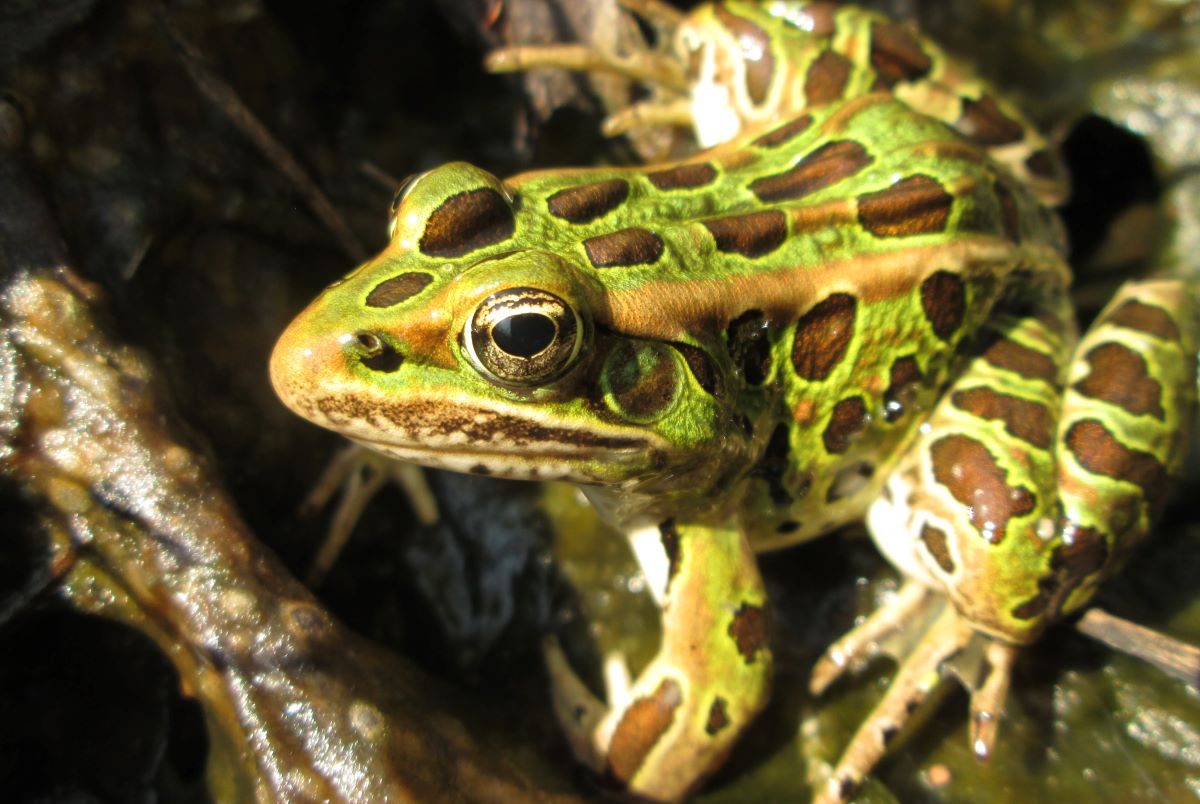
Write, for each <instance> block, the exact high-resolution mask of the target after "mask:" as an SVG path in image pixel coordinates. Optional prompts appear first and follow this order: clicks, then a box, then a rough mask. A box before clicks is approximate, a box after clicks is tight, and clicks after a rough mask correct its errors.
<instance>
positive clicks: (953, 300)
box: [921, 271, 967, 341]
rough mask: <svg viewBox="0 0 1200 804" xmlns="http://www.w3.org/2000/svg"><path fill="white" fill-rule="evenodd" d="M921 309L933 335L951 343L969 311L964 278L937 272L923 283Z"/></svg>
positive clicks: (947, 272)
mask: <svg viewBox="0 0 1200 804" xmlns="http://www.w3.org/2000/svg"><path fill="white" fill-rule="evenodd" d="M921 309H922V310H924V311H925V317H926V318H927V319H929V326H930V327H931V328H932V329H933V334H934V335H937V336H938V337H939V338H941V339H942V340H943V341H949V340H950V338H951V337H952V336H953V335H954V333H956V332H958V329H959V327H961V326H962V323H963V317H964V316H965V315H966V311H967V291H966V287H965V286H964V285H963V281H962V277H960V276H959V275H958V274H952V273H950V272H949V271H935V272H934V273H932V274H930V275H929V276H928V277H926V278H925V281H924V282H922V283H921Z"/></svg>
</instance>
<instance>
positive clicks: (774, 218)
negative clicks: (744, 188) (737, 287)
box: [701, 209, 788, 257]
mask: <svg viewBox="0 0 1200 804" xmlns="http://www.w3.org/2000/svg"><path fill="white" fill-rule="evenodd" d="M701 223H703V224H704V227H705V228H706V229H708V231H709V232H710V233H712V236H713V239H714V240H716V241H717V250H719V251H723V252H726V253H732V254H741V255H742V256H743V257H762V256H763V255H765V254H770V253H771V252H772V251H774V250H775V249H777V248H779V247H780V246H782V245H783V242H784V241H785V240H787V233H788V231H787V215H785V214H784V213H783V212H782V211H781V210H778V209H768V210H764V211H762V212H751V213H749V214H746V215H730V216H728V217H725V218H709V219H708V220H705V221H701Z"/></svg>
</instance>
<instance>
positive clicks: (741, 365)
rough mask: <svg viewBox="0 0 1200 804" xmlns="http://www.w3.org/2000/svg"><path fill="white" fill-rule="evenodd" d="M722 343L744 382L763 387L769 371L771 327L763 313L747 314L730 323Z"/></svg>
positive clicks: (755, 311) (752, 311) (753, 312)
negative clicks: (724, 343)
mask: <svg viewBox="0 0 1200 804" xmlns="http://www.w3.org/2000/svg"><path fill="white" fill-rule="evenodd" d="M725 342H726V345H727V347H728V349H729V356H730V358H732V360H733V365H734V366H736V367H737V369H738V371H739V372H741V375H742V377H743V378H744V379H745V380H746V382H747V383H749V384H750V385H762V383H763V382H764V381H765V380H766V379H767V374H768V373H769V372H770V370H771V340H770V324H769V323H768V322H767V317H766V315H765V314H764V313H763V311H762V310H747V311H746V312H744V313H742V314H741V315H739V316H738V317H737V318H735V319H733V320H732V321H730V322H729V327H728V328H727V329H726V330H725Z"/></svg>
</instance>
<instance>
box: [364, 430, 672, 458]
mask: <svg viewBox="0 0 1200 804" xmlns="http://www.w3.org/2000/svg"><path fill="white" fill-rule="evenodd" d="M341 435H343V436H344V437H346V438H348V439H350V440H351V441H354V442H356V443H358V444H362V445H363V446H364V447H367V448H368V449H372V450H375V451H376V452H383V453H390V454H399V453H404V456H405V457H404V460H412V461H413V462H414V463H419V462H421V458H422V456H430V457H435V456H438V457H444V458H503V459H507V460H509V461H512V462H515V463H536V462H538V461H543V460H545V461H578V460H580V459H583V460H615V461H621V462H625V461H626V460H627V459H628V458H629V457H632V456H638V455H645V454H647V453H648V452H649V451H650V450H651V446H650V444H649V443H647V442H645V441H641V442H639V443H638V444H636V445H630V446H627V447H616V448H602V449H595V448H579V449H572V448H564V449H561V450H548V449H541V450H539V449H527V448H523V447H517V446H511V447H498V446H479V445H472V444H463V445H461V446H459V445H455V446H433V445H430V444H428V443H422V442H412V441H403V442H398V441H386V440H382V439H371V438H363V437H361V436H354V435H350V434H349V433H342V434H341ZM410 456H411V457H410Z"/></svg>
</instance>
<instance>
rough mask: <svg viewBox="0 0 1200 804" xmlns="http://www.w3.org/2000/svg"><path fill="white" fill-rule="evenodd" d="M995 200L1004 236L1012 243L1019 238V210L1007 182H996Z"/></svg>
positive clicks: (1018, 240) (1016, 241)
mask: <svg viewBox="0 0 1200 804" xmlns="http://www.w3.org/2000/svg"><path fill="white" fill-rule="evenodd" d="M996 200H997V201H998V202H999V203H1000V220H1001V222H1002V223H1003V224H1004V236H1005V237H1007V238H1008V239H1009V240H1011V241H1013V242H1014V243H1018V242H1020V240H1021V211H1020V209H1019V208H1018V207H1017V199H1016V197H1015V196H1014V195H1013V192H1012V190H1010V189H1009V188H1008V185H1007V184H1004V183H1002V182H996Z"/></svg>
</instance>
